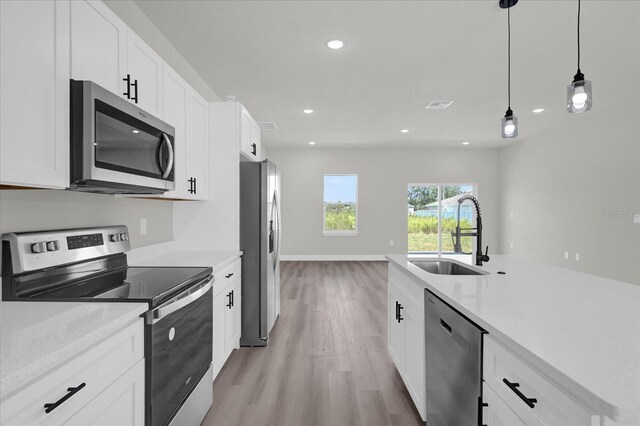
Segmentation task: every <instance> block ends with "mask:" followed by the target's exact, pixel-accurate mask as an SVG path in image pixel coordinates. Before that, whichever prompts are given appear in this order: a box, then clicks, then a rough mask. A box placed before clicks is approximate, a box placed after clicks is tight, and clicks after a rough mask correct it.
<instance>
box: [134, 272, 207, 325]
mask: <svg viewBox="0 0 640 426" xmlns="http://www.w3.org/2000/svg"><path fill="white" fill-rule="evenodd" d="M212 281H213V275H210V276H209V277H207V278H205V279H204V280H203V281H201V282H200V284H198V285H196V286H194V287H192V288H190V289H188V290H186V291H184V292H182V293H180V294H179V295H177V296H176V297H174V298H173V299H171V300H170V301H168V302H167V303H165V304H163V305H162V306H158V307H157V308H156V309H154V310H152V311H149V312H148V313H147V324H155V323H157V322H158V321H160V320H162V319H163V318H164V317H166V316H167V315H169V314H172V313H173V312H175V311H177V310H179V309H182V308H184V307H185V306H187V305H188V304H190V303H193V302H195V301H196V300H198V299H199V298H201V297H202V296H204V295H205V294H206V293H207V292H208V291H209V290H211V288H212V287H213V282H212Z"/></svg>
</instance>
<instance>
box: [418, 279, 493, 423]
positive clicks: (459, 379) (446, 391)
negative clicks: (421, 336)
mask: <svg viewBox="0 0 640 426" xmlns="http://www.w3.org/2000/svg"><path fill="white" fill-rule="evenodd" d="M424 306H425V308H424V309H425V316H424V318H425V341H424V343H425V353H426V362H425V369H426V373H427V377H426V385H427V393H426V406H427V425H429V426H467V425H468V426H477V425H479V424H481V423H480V419H481V413H482V410H481V406H482V334H483V333H485V331H484V330H482V329H481V328H479V327H478V326H477V325H475V324H474V323H472V322H471V321H469V320H468V319H466V318H465V317H464V316H462V315H461V314H460V313H459V312H457V311H456V310H455V309H453V308H452V307H451V306H449V305H447V304H446V303H445V302H443V301H442V300H441V299H439V298H438V297H437V296H435V295H434V294H433V293H431V292H430V291H428V290H425V303H424Z"/></svg>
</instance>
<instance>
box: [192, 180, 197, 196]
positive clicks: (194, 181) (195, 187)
mask: <svg viewBox="0 0 640 426" xmlns="http://www.w3.org/2000/svg"><path fill="white" fill-rule="evenodd" d="M193 193H194V194H197V193H198V178H193Z"/></svg>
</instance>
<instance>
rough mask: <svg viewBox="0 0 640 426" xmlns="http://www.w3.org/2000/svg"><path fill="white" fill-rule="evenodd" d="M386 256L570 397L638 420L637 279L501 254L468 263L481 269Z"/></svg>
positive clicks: (612, 416)
mask: <svg viewBox="0 0 640 426" xmlns="http://www.w3.org/2000/svg"><path fill="white" fill-rule="evenodd" d="M387 259H388V260H389V261H390V274H393V273H395V274H401V276H402V278H403V279H407V280H409V281H411V282H412V283H413V284H414V285H416V286H421V287H422V288H423V289H427V290H429V291H431V292H432V293H434V294H435V295H436V296H438V297H439V298H441V299H442V300H444V301H445V302H446V303H448V304H449V305H451V306H452V307H453V308H454V309H456V310H457V311H459V312H460V313H461V314H462V315H464V316H465V317H467V318H468V319H469V320H471V321H472V322H474V323H475V324H477V325H478V326H480V327H481V328H483V329H484V330H486V331H487V333H488V334H489V336H490V338H491V339H493V340H495V341H496V342H498V343H499V344H501V345H502V346H504V347H505V348H507V349H508V350H509V351H510V352H512V353H513V354H515V355H516V356H517V357H518V358H519V359H521V360H523V361H524V362H525V363H526V364H527V365H528V366H531V367H533V369H535V370H536V371H537V372H538V373H540V374H541V375H543V376H544V378H545V379H547V380H548V381H549V382H551V383H553V385H554V386H556V387H557V388H558V389H560V390H561V391H562V392H563V393H564V394H566V395H568V396H569V397H570V398H571V399H572V400H573V401H578V402H579V403H580V404H581V405H582V406H585V407H588V410H589V411H590V412H592V413H594V414H596V415H599V416H604V417H603V418H607V421H610V420H613V421H616V422H621V423H625V424H638V423H640V286H636V285H633V284H628V283H623V282H619V281H614V280H610V279H606V278H600V277H596V276H591V275H587V274H583V273H579V272H574V271H570V270H567V269H562V268H557V267H552V266H548V265H543V264H539V263H535V262H531V261H527V260H523V259H518V258H514V257H510V256H501V255H497V256H492V258H491V261H490V262H488V263H486V264H485V265H484V266H482V267H473V268H478V269H481V270H482V271H485V272H488V274H483V275H438V274H431V273H427V272H425V271H423V270H422V269H420V268H419V267H417V266H415V265H414V264H412V263H411V262H410V260H417V259H416V258H413V257H409V258H408V257H407V256H406V255H388V256H387ZM498 272H504V274H499V273H498ZM422 296H423V295H422ZM414 299H417V297H414ZM415 302H416V305H419V306H424V304H423V303H424V302H423V301H420V300H415ZM485 373H486V372H485ZM603 424H607V423H606V422H603Z"/></svg>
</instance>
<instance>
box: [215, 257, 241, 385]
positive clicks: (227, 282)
mask: <svg viewBox="0 0 640 426" xmlns="http://www.w3.org/2000/svg"><path fill="white" fill-rule="evenodd" d="M240 262H241V260H240V259H237V260H235V261H234V262H233V263H232V264H231V265H229V266H227V267H225V268H223V269H221V270H220V271H218V272H216V273H215V274H214V275H215V281H214V284H213V379H214V380H215V378H216V376H217V375H218V373H219V372H220V370H221V369H222V367H223V366H224V363H225V362H226V361H227V359H228V358H229V355H231V352H233V350H234V349H237V348H239V347H240V334H241V332H242V328H241V327H242V324H241V321H242V315H241V313H242V289H241V281H242V280H241V275H240V274H241V263H240Z"/></svg>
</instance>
